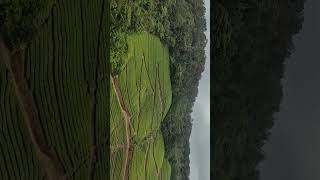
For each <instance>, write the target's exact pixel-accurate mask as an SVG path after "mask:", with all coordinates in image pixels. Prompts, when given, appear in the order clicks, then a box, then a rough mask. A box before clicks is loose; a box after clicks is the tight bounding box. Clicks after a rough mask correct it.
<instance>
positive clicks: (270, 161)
mask: <svg viewBox="0 0 320 180" xmlns="http://www.w3.org/2000/svg"><path fill="white" fill-rule="evenodd" d="M304 14H305V17H304V19H305V21H304V24H303V29H302V30H301V31H300V33H299V34H298V35H297V36H296V37H295V38H294V44H295V52H294V53H293V54H292V56H291V57H290V58H289V59H288V60H287V61H286V66H285V71H286V73H285V77H284V79H283V86H284V97H283V102H282V105H281V109H280V112H279V113H277V114H276V115H275V116H276V122H275V126H274V128H273V129H272V131H271V136H270V140H269V141H270V142H269V143H268V144H267V145H266V146H265V152H266V160H265V162H263V163H262V164H261V180H319V179H320V169H319V168H320V95H319V93H320V54H319V52H320V47H319V42H320V35H319V34H320V21H319V19H318V17H320V1H319V0H308V1H307V2H306V4H305V10H304Z"/></svg>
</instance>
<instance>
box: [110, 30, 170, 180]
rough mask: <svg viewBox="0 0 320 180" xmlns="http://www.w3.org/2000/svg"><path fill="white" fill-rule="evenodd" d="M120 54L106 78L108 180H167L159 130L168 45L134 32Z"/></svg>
mask: <svg viewBox="0 0 320 180" xmlns="http://www.w3.org/2000/svg"><path fill="white" fill-rule="evenodd" d="M123 58H124V62H125V63H124V64H123V66H122V67H121V72H120V74H118V75H117V76H114V77H112V88H111V89H112V90H111V123H110V126H111V138H110V142H111V155H110V157H111V179H113V180H118V179H130V180H151V179H152V180H154V179H163V180H165V179H170V173H171V168H170V165H169V163H168V161H167V160H166V159H165V158H164V152H165V149H164V142H163V137H162V134H161V131H160V124H161V122H162V120H163V119H164V117H165V115H166V113H167V112H168V110H169V107H170V105H171V98H172V92H171V82H170V76H169V53H168V49H167V48H166V47H165V46H163V45H162V44H161V42H160V40H159V39H158V38H156V37H155V36H152V35H150V34H148V33H140V34H135V35H131V36H129V38H128V53H127V55H126V56H125V57H123Z"/></svg>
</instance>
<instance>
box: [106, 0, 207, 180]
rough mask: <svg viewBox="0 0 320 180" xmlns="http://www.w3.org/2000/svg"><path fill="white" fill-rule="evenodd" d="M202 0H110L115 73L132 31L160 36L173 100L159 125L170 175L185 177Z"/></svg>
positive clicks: (199, 63)
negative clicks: (167, 55) (167, 65)
mask: <svg viewBox="0 0 320 180" xmlns="http://www.w3.org/2000/svg"><path fill="white" fill-rule="evenodd" d="M204 13H205V9H204V3H203V1H202V0H161V1H153V0H137V1H132V0H129V1H116V0H113V1H112V2H111V14H112V27H111V61H112V64H113V72H114V74H116V73H118V72H119V69H121V67H122V66H123V63H124V58H122V57H123V56H124V54H125V53H126V51H127V49H128V47H127V46H125V45H124V43H123V42H125V41H126V38H127V37H128V36H129V35H130V34H131V33H134V32H141V31H147V32H149V33H151V34H153V35H155V36H157V37H159V38H160V39H161V41H162V42H163V43H164V44H165V45H166V46H167V47H168V48H169V52H170V78H171V82H172V91H173V101H172V105H171V108H170V109H169V112H168V114H167V116H166V117H165V119H164V121H163V123H162V128H161V129H162V132H163V134H164V142H165V147H166V157H167V158H168V160H169V162H170V164H171V170H172V173H171V174H172V176H171V179H188V177H189V153H190V149H189V138H190V133H191V128H192V120H191V116H190V113H191V111H192V106H193V102H194V101H195V97H196V95H197V86H198V81H199V79H200V76H201V72H202V71H203V70H204V62H205V53H204V47H205V44H206V38H205V34H204V31H205V29H206V23H205V17H204Z"/></svg>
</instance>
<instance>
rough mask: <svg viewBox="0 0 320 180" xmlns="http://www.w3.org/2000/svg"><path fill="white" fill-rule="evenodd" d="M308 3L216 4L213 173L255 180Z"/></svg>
mask: <svg viewBox="0 0 320 180" xmlns="http://www.w3.org/2000/svg"><path fill="white" fill-rule="evenodd" d="M303 7H304V0H296V1H291V0H281V1H255V0H249V1H236V0H217V1H215V3H214V9H213V12H214V14H213V22H216V24H215V26H213V37H214V40H213V43H214V44H211V48H212V52H214V53H213V71H212V72H213V77H214V78H213V81H212V90H213V91H212V96H213V98H212V109H213V113H212V118H213V120H214V125H213V127H214V129H213V134H214V138H213V140H214V144H213V147H214V149H212V151H211V152H212V153H211V154H212V156H211V157H212V158H213V161H212V162H213V172H211V173H212V175H213V176H214V178H215V179H218V180H257V179H259V171H258V169H257V165H258V164H259V163H260V161H261V160H263V158H264V152H263V151H262V146H263V145H264V143H265V141H266V139H267V137H268V135H269V129H270V128H271V127H272V126H273V120H274V118H273V114H274V113H275V112H277V111H278V110H279V104H280V102H281V98H282V85H281V78H282V76H283V63H284V60H285V58H287V57H288V56H289V55H290V53H291V51H292V48H293V45H292V37H293V35H294V34H296V33H297V32H298V31H299V30H300V29H301V26H302V21H303V18H302V10H303Z"/></svg>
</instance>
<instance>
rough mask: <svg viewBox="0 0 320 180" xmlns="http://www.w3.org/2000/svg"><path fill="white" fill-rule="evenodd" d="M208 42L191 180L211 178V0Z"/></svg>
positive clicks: (196, 110) (193, 139)
mask: <svg viewBox="0 0 320 180" xmlns="http://www.w3.org/2000/svg"><path fill="white" fill-rule="evenodd" d="M205 7H206V21H207V31H206V32H205V33H206V36H207V39H208V43H207V46H206V49H205V51H206V57H207V58H206V62H205V70H204V72H203V73H202V77H201V79H200V82H199V87H198V96H197V98H196V101H195V104H194V107H193V112H192V114H191V117H192V118H193V125H192V131H191V137H190V180H209V179H210V41H209V40H210V0H205Z"/></svg>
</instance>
